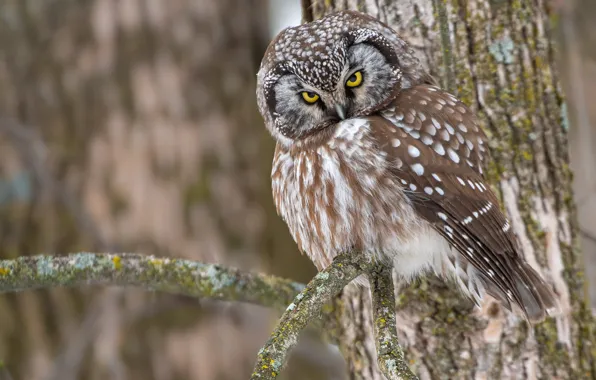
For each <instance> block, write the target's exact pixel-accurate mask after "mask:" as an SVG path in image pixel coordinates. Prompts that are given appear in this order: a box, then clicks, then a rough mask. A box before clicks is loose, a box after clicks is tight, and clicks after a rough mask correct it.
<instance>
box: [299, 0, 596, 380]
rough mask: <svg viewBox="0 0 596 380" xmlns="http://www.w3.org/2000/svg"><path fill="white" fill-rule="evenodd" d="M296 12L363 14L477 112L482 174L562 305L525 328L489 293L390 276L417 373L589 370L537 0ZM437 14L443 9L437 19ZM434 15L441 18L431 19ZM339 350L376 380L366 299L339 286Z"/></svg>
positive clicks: (561, 131) (557, 110)
mask: <svg viewBox="0 0 596 380" xmlns="http://www.w3.org/2000/svg"><path fill="white" fill-rule="evenodd" d="M303 6H304V7H303V10H304V19H305V20H307V21H308V20H312V19H317V18H319V17H321V16H322V15H324V14H327V13H330V12H332V11H336V10H343V9H353V10H360V11H363V12H366V13H369V14H371V15H373V16H375V17H377V18H379V19H380V20H381V21H384V22H386V23H388V24H389V25H390V26H392V27H393V28H394V29H395V30H397V31H398V33H400V34H401V35H402V36H403V37H404V39H406V40H407V41H408V42H410V43H411V45H412V46H413V47H415V48H416V50H417V52H418V54H419V57H420V58H421V60H422V62H423V64H424V65H426V66H427V67H429V68H430V71H431V73H432V74H433V75H434V76H435V77H437V78H439V79H440V81H441V83H442V86H443V87H444V88H446V89H449V90H450V91H451V92H453V93H454V94H455V95H457V96H458V97H459V98H460V99H462V100H463V101H464V102H465V103H466V104H468V105H469V106H471V107H472V108H473V109H474V110H475V111H476V112H477V114H478V115H479V117H480V118H481V121H482V123H483V126H484V128H485V130H486V131H487V134H489V137H490V138H491V143H490V148H491V153H492V156H493V157H494V160H495V165H493V166H492V168H491V169H490V172H489V174H488V175H489V177H490V179H491V180H492V182H493V185H494V189H495V190H496V191H497V194H499V195H500V198H501V200H502V202H503V205H504V209H505V210H506V212H507V214H508V216H509V218H510V221H511V224H512V227H513V228H514V229H515V232H516V233H517V235H518V237H519V240H520V242H521V245H522V247H523V251H524V254H525V256H526V259H527V260H528V261H529V262H530V263H531V264H532V266H534V267H535V268H537V269H538V270H539V271H540V272H541V273H542V274H543V275H544V276H545V278H546V279H547V280H548V281H549V282H550V283H551V284H553V285H554V289H555V291H556V293H557V295H558V298H559V301H560V305H561V308H562V311H563V312H562V314H561V315H560V316H557V317H556V318H549V319H548V320H547V321H545V322H544V323H542V324H540V325H538V326H536V327H534V328H531V329H528V325H527V324H526V323H525V322H524V320H522V319H520V318H519V317H517V316H515V315H512V314H511V313H509V312H508V311H506V310H505V309H503V308H502V307H501V306H500V305H499V304H497V303H496V302H495V301H494V300H490V299H488V297H487V301H486V302H485V304H484V305H483V306H482V308H481V309H480V310H475V309H473V308H472V305H471V304H470V303H469V302H467V301H465V300H462V299H461V298H460V297H459V296H458V295H457V294H456V293H454V292H453V291H451V290H450V289H449V288H448V287H447V286H446V285H445V284H444V283H443V282H442V281H440V280H439V279H437V278H434V277H429V278H427V279H425V280H422V281H420V282H418V283H416V284H414V285H411V286H406V285H405V284H396V286H397V289H396V294H397V310H398V323H397V325H398V326H397V327H398V331H399V333H400V336H401V344H403V345H404V346H405V348H406V350H407V358H408V360H409V363H410V365H411V367H412V369H413V370H415V372H417V373H418V374H419V376H420V378H421V379H470V378H472V379H499V378H506V379H536V378H543V379H580V378H582V379H583V378H596V367H595V365H596V364H595V361H594V360H595V359H594V357H595V351H594V346H593V344H594V343H593V342H594V341H595V340H594V338H595V335H594V322H593V318H592V316H591V315H590V312H589V310H588V308H587V307H586V296H585V293H584V288H583V287H584V281H585V280H584V278H583V276H582V261H581V256H580V253H579V250H578V248H577V247H578V241H577V223H576V210H575V206H574V203H573V195H572V191H571V177H572V176H571V171H570V169H569V166H568V150H567V129H566V126H567V120H566V115H565V113H564V112H563V111H562V109H563V106H564V102H565V99H564V96H563V94H562V90H561V84H560V79H559V74H558V72H557V69H556V67H555V59H556V56H555V51H554V46H553V45H554V38H553V37H554V36H553V34H554V30H553V27H552V25H551V20H552V18H554V17H556V16H555V15H553V14H552V13H550V11H549V7H548V4H545V3H544V1H535V2H530V1H527V0H520V1H510V2H502V1H489V0H468V1H461V0H432V1H431V0H421V1H409V0H393V1H391V0H381V1H368V0H365V1H347V2H343V1H341V2H340V1H325V2H323V1H305V2H303ZM440 15H444V16H445V17H444V18H443V17H439V16H440ZM441 19H442V20H443V21H442V22H441V21H440V20H441ZM337 306H338V307H337V308H336V312H337V314H338V317H339V320H340V322H341V323H340V325H341V341H340V348H341V350H342V352H343V353H344V355H345V357H346V359H347V360H348V362H349V366H350V373H351V377H350V378H352V379H367V380H368V379H382V375H381V374H380V373H379V371H378V368H377V365H376V354H375V351H374V350H375V345H374V342H373V341H372V339H371V335H372V323H371V316H370V298H369V296H368V294H365V293H362V292H361V291H360V290H358V289H356V288H351V287H350V288H347V289H346V291H345V292H344V294H343V295H342V297H341V299H339V300H338V302H337Z"/></svg>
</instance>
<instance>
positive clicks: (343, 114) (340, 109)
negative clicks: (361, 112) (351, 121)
mask: <svg viewBox="0 0 596 380" xmlns="http://www.w3.org/2000/svg"><path fill="white" fill-rule="evenodd" d="M335 112H337V116H339V118H340V119H342V120H346V109H345V108H344V106H342V105H341V104H336V105H335Z"/></svg>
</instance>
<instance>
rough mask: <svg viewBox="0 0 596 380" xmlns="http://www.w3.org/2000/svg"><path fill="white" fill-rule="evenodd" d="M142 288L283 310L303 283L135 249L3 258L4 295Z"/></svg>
mask: <svg viewBox="0 0 596 380" xmlns="http://www.w3.org/2000/svg"><path fill="white" fill-rule="evenodd" d="M82 285H108V286H112V285H120V286H138V287H142V288H145V289H148V290H154V291H162V292H167V293H174V294H180V295H186V296H191V297H198V298H210V299H219V300H225V301H242V302H249V303H255V304H259V305H263V306H268V307H274V308H276V309H280V310H283V308H285V307H286V306H287V305H288V304H289V303H290V302H292V299H293V297H294V296H295V295H296V293H298V292H299V291H300V290H302V289H303V288H304V285H302V284H298V283H295V282H292V281H289V280H286V279H282V278H278V277H275V276H269V275H265V274H258V273H246V272H242V271H240V270H238V269H228V268H224V267H222V266H219V265H215V264H204V263H200V262H196V261H191V260H182V259H174V258H157V257H153V256H146V255H140V254H134V253H123V254H95V253H75V254H70V255H66V256H47V255H40V256H29V257H20V258H18V259H14V260H1V261H0V293H6V292H16V291H22V290H28V289H37V288H50V287H57V286H67V287H75V286H82Z"/></svg>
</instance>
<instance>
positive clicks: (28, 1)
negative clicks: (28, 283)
mask: <svg viewBox="0 0 596 380" xmlns="http://www.w3.org/2000/svg"><path fill="white" fill-rule="evenodd" d="M552 4H553V7H554V8H555V9H556V10H557V11H558V12H559V14H560V17H558V18H557V20H556V22H557V28H558V35H557V36H556V38H558V39H559V40H560V41H561V46H562V48H561V52H560V53H561V54H560V62H561V76H562V77H563V84H564V86H565V90H566V92H567V95H568V96H569V106H568V109H567V113H568V116H569V125H570V133H569V139H570V153H571V159H572V166H573V169H574V170H575V173H576V175H575V191H576V202H577V204H578V206H579V221H580V228H581V231H582V244H583V247H584V252H585V257H586V263H587V265H586V273H587V276H588V277H589V278H592V279H596V165H595V164H596V152H595V149H594V147H596V129H595V128H594V127H593V126H594V125H595V123H596V107H595V106H594V105H593V102H594V100H593V99H595V98H596V81H595V80H594V78H596V29H595V28H593V27H592V26H591V23H592V20H594V19H595V18H596V5H595V4H594V2H593V1H592V0H577V1H573V2H564V1H562V0H555V1H553V2H552ZM299 22H300V1H299V0H270V1H267V0H217V1H216V0H169V1H164V0H44V1H40V0H0V258H14V257H16V256H22V255H32V254H39V253H58V254H60V253H69V252H76V251H82V250H85V251H95V252H107V251H110V252H122V251H128V252H142V253H146V254H153V255H158V256H175V257H181V258H189V259H194V260H200V261H204V262H209V263H221V264H225V265H229V266H234V267H239V268H242V269H246V270H251V271H262V272H268V273H273V274H276V275H279V276H284V277H288V278H292V279H295V280H297V281H301V282H307V281H308V280H309V279H310V278H311V277H312V276H313V274H314V273H315V270H314V267H313V266H312V265H311V264H310V262H309V261H308V260H307V259H305V258H304V257H302V256H300V254H299V253H298V251H297V249H296V248H295V245H294V243H293V242H292V240H291V238H290V236H289V234H288V232H287V229H286V227H285V225H284V224H283V222H281V221H280V220H279V218H278V217H277V216H276V214H275V210H274V207H273V203H272V200H271V191H270V182H269V174H270V168H271V159H272V152H273V148H274V145H273V141H272V139H271V138H270V137H269V135H268V134H267V132H266V130H265V128H264V127H263V123H262V120H261V117H260V115H259V114H258V111H257V109H256V99H255V79H256V72H257V70H258V65H259V63H260V60H261V57H262V55H263V53H264V51H265V48H266V47H267V44H268V43H269V41H270V40H271V38H272V37H273V36H274V35H275V34H276V33H277V32H279V31H280V30H281V29H282V28H284V27H286V26H289V25H296V24H298V23H299ZM586 78H587V79H588V80H586ZM592 284H593V285H596V280H595V281H592ZM591 295H592V300H593V305H596V291H594V290H592V291H591ZM275 319H276V315H275V314H273V313H271V312H270V311H268V310H266V309H263V308H259V307H256V306H251V305H243V304H229V303H223V302H210V301H208V300H200V301H198V300H195V299H188V298H184V297H175V296H170V295H164V294H158V293H149V292H145V291H141V290H135V289H80V290H66V289H54V290H40V291H35V292H26V293H21V294H9V295H0V361H2V362H3V363H4V364H5V366H6V367H7V369H8V370H9V372H10V374H11V377H13V378H14V379H31V380H74V379H89V380H94V379H116V380H119V379H134V380H137V379H147V380H151V379H156V380H158V379H159V380H161V379H163V380H174V379H201V380H228V379H229V380H232V379H247V378H248V376H249V374H250V372H251V369H252V366H253V364H254V360H255V357H256V353H257V350H258V348H259V347H260V346H261V345H262V344H263V343H264V342H265V340H266V339H267V336H268V333H269V332H270V330H271V329H272V327H273V324H274V323H275ZM307 344H310V346H309V347H308V349H304V350H297V353H296V355H294V358H293V361H292V364H291V366H290V369H289V370H288V371H287V372H285V373H284V376H285V379H313V380H314V379H342V378H344V375H343V365H342V362H341V359H340V358H338V357H337V355H336V354H333V352H330V351H329V350H327V349H326V348H325V347H324V346H320V345H317V344H316V343H314V342H311V343H307Z"/></svg>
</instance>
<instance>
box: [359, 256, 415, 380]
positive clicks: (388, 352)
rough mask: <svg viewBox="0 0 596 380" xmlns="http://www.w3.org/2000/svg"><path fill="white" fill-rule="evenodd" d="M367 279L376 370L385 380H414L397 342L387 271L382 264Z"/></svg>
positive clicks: (391, 285)
mask: <svg viewBox="0 0 596 380" xmlns="http://www.w3.org/2000/svg"><path fill="white" fill-rule="evenodd" d="M368 278H369V281H370V284H371V288H372V301H373V318H374V328H375V338H376V340H375V342H376V346H377V362H378V363H379V368H380V370H381V372H383V374H384V375H385V377H387V379H389V380H417V379H418V378H417V377H416V375H414V373H412V371H411V370H410V368H409V367H408V365H407V364H406V360H405V358H404V352H403V350H402V348H401V347H400V345H399V342H398V339H397V330H396V328H395V323H396V322H395V296H394V295H393V279H392V278H391V270H390V268H388V267H387V266H386V265H385V266H383V265H378V266H376V267H375V268H374V269H373V270H372V271H371V272H370V273H369V276H368Z"/></svg>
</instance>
